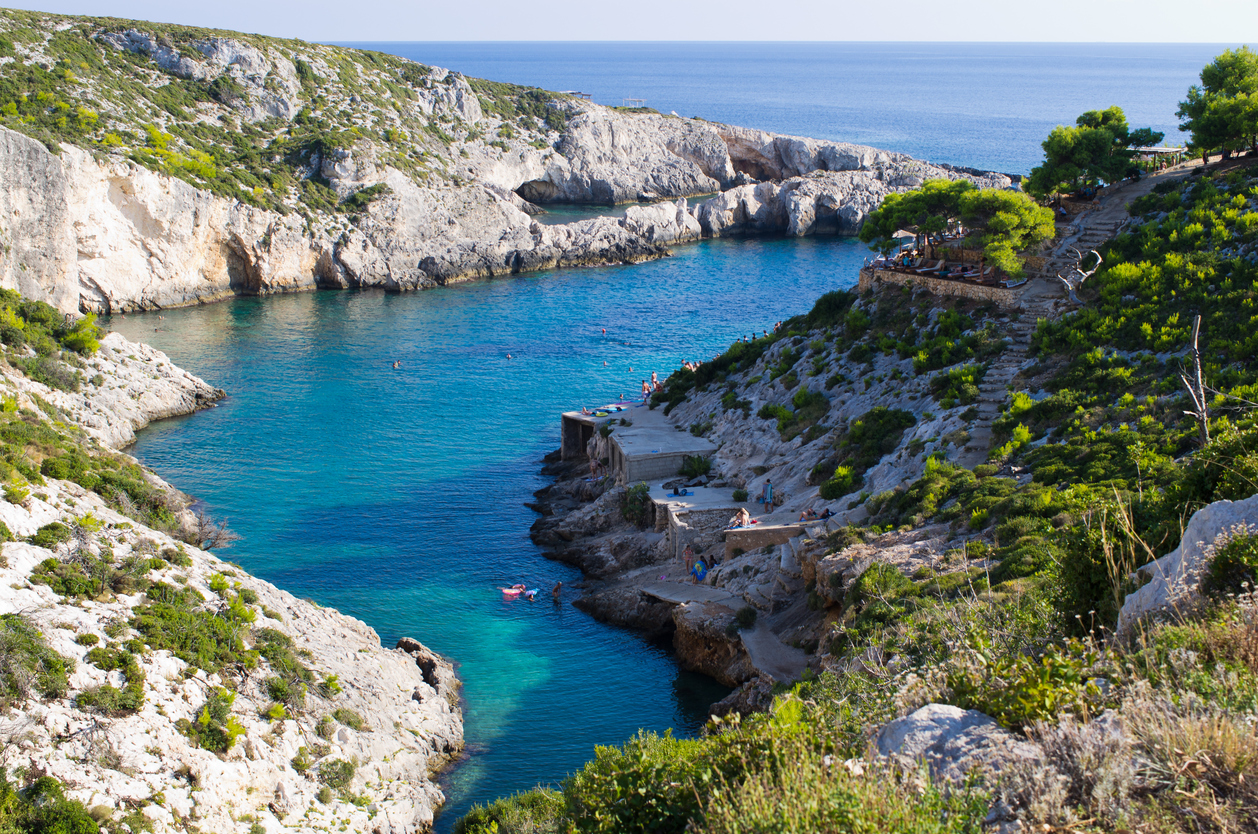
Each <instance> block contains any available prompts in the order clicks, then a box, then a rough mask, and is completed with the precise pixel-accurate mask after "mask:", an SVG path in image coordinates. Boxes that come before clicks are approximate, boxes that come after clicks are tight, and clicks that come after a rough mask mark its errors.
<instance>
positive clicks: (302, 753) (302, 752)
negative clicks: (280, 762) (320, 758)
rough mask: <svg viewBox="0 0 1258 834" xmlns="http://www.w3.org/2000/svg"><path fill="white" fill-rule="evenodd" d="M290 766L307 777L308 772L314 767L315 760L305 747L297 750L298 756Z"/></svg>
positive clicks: (294, 757)
mask: <svg viewBox="0 0 1258 834" xmlns="http://www.w3.org/2000/svg"><path fill="white" fill-rule="evenodd" d="M290 764H291V765H292V766H293V770H295V771H297V772H298V773H300V774H301V775H302V776H305V775H306V772H307V771H308V770H310V768H311V767H313V766H314V759H313V758H311V756H310V750H309V749H307V748H306V747H305V746H304V745H303V746H302V747H299V748H297V755H296V756H293V758H292V761H291V762H290Z"/></svg>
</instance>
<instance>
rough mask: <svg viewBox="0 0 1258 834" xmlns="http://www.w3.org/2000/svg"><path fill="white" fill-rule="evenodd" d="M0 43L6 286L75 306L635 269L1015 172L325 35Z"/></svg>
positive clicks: (51, 23) (39, 21) (133, 31)
mask: <svg viewBox="0 0 1258 834" xmlns="http://www.w3.org/2000/svg"><path fill="white" fill-rule="evenodd" d="M0 35H3V36H5V37H6V38H9V39H11V41H12V43H13V46H12V52H13V54H12V55H11V56H7V57H0V80H2V81H4V82H5V85H7V86H5V87H0V99H3V98H5V97H8V96H10V95H12V96H14V97H13V98H12V100H11V101H4V100H0V286H6V287H13V288H17V289H19V290H20V291H22V292H23V294H25V295H27V296H28V297H31V298H37V299H41V300H46V301H48V302H49V303H51V304H53V305H54V306H56V307H57V308H58V309H60V310H62V311H63V312H67V313H73V312H76V311H80V310H82V311H95V312H117V311H126V310H133V309H152V308H160V307H169V306H176V305H182V304H191V303H198V302H205V301H212V300H216V299H220V298H225V297H228V296H231V295H235V294H255V295H256V294H266V293H275V292H288V291H297V290H311V289H316V288H323V287H327V288H348V287H380V288H383V289H387V290H394V291H403V290H413V289H423V288H427V287H433V286H438V285H441V284H445V283H448V282H451V281H458V280H464V279H469V278H478V277H488V276H494V275H503V274H512V273H518V272H523V271H530V270H538V269H548V268H553V267H560V266H572V265H585V264H602V263H635V262H638V261H642V260H645V259H649V258H657V257H662V256H665V255H667V254H668V250H667V248H666V247H667V246H669V245H672V244H675V243H681V242H686V241H690V240H695V239H697V238H699V237H701V236H711V237H715V236H721V235H730V234H783V233H784V234H791V235H804V234H834V233H839V234H845V233H851V232H853V231H855V230H856V229H857V228H858V227H859V226H860V223H861V222H862V221H863V219H864V217H865V215H866V214H867V213H868V212H869V211H870V210H871V209H872V208H874V207H875V206H876V205H877V204H878V202H879V201H880V200H881V199H882V198H883V197H885V196H886V194H887V193H889V192H891V191H895V190H899V189H904V188H911V187H913V186H915V185H918V184H920V182H921V180H923V179H925V178H927V177H947V178H956V177H959V176H966V177H969V178H971V179H975V180H976V181H977V182H979V183H980V184H981V185H991V186H998V187H1001V186H1007V185H1008V184H1009V181H1008V180H1007V179H1006V178H1004V177H1001V176H999V175H992V176H989V177H982V176H979V177H975V176H973V175H971V174H961V173H957V172H955V171H952V170H950V169H945V168H940V167H936V166H932V165H929V164H926V163H922V162H918V161H916V160H913V159H910V158H909V157H906V156H904V155H903V154H895V153H888V152H885V151H880V150H877V149H875V148H868V147H862V146H858V145H849V144H846V143H838V142H825V141H819V140H814V139H805V138H800V137H791V136H778V135H775V134H770V133H765V132H763V131H757V130H749V129H745V128H737V127H730V126H727V125H719V124H713V123H709V122H705V121H703V120H698V119H683V118H680V117H677V116H664V115H660V114H658V113H646V112H625V111H620V110H615V109H611V108H607V107H601V106H599V105H596V104H592V103H590V102H587V101H581V100H579V99H573V98H570V97H568V96H565V95H563V94H559V93H548V92H546V91H543V90H534V89H530V88H523V87H515V86H513V85H508V84H499V83H496V82H488V81H481V80H478V79H468V78H465V77H463V76H461V75H459V74H458V73H455V72H451V71H449V70H445V69H441V68H438V67H428V66H423V65H420V64H416V63H413V62H410V61H406V60H404V59H401V58H397V57H395V56H389V55H382V54H380V53H367V52H362V51H360V50H351V49H344V48H341V47H331V46H323V45H319V44H306V43H302V42H298V41H280V40H276V39H270V38H262V37H259V36H255V35H241V34H236V33H228V32H212V31H208V30H198V29H188V28H185V27H172V26H166V25H162V24H150V23H140V22H130V23H128V22H125V21H117V20H111V19H94V18H70V17H59V16H54V15H44V14H41V13H27V12H17V11H12V10H9V11H4V10H0ZM6 48H7V47H6ZM12 91H18V92H16V93H14V92H12ZM32 102H34V103H32ZM58 113H64V114H66V115H64V116H62V117H60V118H57V117H56V116H57V114H58ZM714 192H721V193H719V195H718V196H716V197H714V198H712V199H709V200H707V201H706V202H701V203H700V204H699V205H696V206H691V205H689V204H687V203H676V202H675V201H677V200H678V199H681V198H693V197H695V196H698V195H710V194H713V193H714ZM633 201H639V202H643V203H646V204H648V205H644V206H637V207H634V208H631V209H630V210H629V212H628V214H627V216H626V217H625V218H623V219H619V220H613V219H599V220H591V221H585V222H580V223H571V224H568V225H566V226H551V225H543V224H539V223H536V222H534V221H533V220H532V219H531V217H530V214H531V213H536V212H537V211H538V210H539V208H538V205H539V204H542V205H544V204H546V203H591V204H603V205H611V204H617V203H626V202H633ZM661 201H668V202H664V203H663V204H661Z"/></svg>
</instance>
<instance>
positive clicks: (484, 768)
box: [108, 238, 866, 830]
mask: <svg viewBox="0 0 1258 834" xmlns="http://www.w3.org/2000/svg"><path fill="white" fill-rule="evenodd" d="M865 254H866V250H865V248H864V247H863V246H861V245H860V244H858V243H856V242H855V241H853V240H850V239H834V238H830V239H823V238H815V239H812V238H810V239H804V240H798V241H795V240H724V241H714V242H707V243H701V244H696V245H693V246H687V247H682V248H679V249H678V250H677V254H676V256H675V257H672V258H668V259H665V260H661V261H656V262H652V263H647V264H641V265H638V266H633V267H607V268H597V269H576V270H568V271H565V272H550V273H541V274H536V275H529V276H525V277H519V278H509V279H500V280H493V281H482V282H475V283H469V284H463V285H459V286H454V287H448V288H444V289H438V290H430V291H426V292H420V293H413V294H408V295H386V294H384V293H377V292H321V293H309V294H300V295H292V296H280V297H272V298H266V299H238V300H235V301H230V302H226V303H222V304H217V305H212V306H207V307H196V308H188V309H183V310H170V311H166V312H165V313H163V314H162V316H163V317H162V318H160V319H159V318H158V316H157V315H156V314H152V313H149V314H132V315H127V316H125V317H123V316H115V317H114V318H113V319H112V321H109V322H108V325H109V326H110V327H111V328H112V329H114V330H117V331H119V332H121V333H123V334H124V335H126V336H127V337H128V338H132V339H143V340H144V341H146V342H149V343H151V344H153V345H155V346H157V347H159V348H161V349H162V350H164V351H166V352H167V353H168V354H169V355H170V357H171V358H172V359H173V360H174V361H175V362H176V363H177V364H179V365H181V366H182V367H184V368H187V369H188V370H190V371H192V372H194V373H196V374H199V375H200V376H202V377H204V378H205V379H206V380H208V381H210V382H212V383H213V384H215V385H218V386H221V387H223V388H225V389H226V390H227V391H228V392H229V397H228V399H227V400H225V401H224V402H223V403H222V404H221V405H220V406H218V407H217V408H213V409H210V410H208V411H204V412H201V413H199V414H195V415H192V416H189V417H183V418H178V419H174V420H167V421H162V422H159V423H156V424H154V425H153V426H151V427H149V428H147V429H145V430H144V431H142V432H141V433H140V436H139V438H138V441H137V443H136V445H135V447H134V449H133V452H134V454H136V456H138V457H139V458H140V459H141V460H142V461H144V462H145V463H147V464H149V465H150V466H152V467H153V468H154V469H156V470H157V471H158V472H159V473H161V474H162V475H163V476H164V477H166V478H168V479H169V480H171V481H172V482H173V483H175V484H177V485H178V486H179V487H180V488H181V489H183V490H185V491H187V492H189V493H191V494H193V495H195V496H197V497H198V498H200V499H202V500H204V501H205V502H206V504H207V505H208V507H209V511H210V512H211V514H213V515H214V516H216V517H222V518H226V519H228V520H229V522H230V525H231V527H232V528H233V529H234V530H236V532H238V533H240V534H242V535H243V537H244V538H243V540H242V541H240V542H239V543H237V544H236V545H235V546H234V547H233V548H232V549H230V550H227V551H223V553H222V555H223V556H224V557H225V558H228V559H231V560H232V561H235V562H238V563H240V564H241V565H242V566H243V567H245V568H246V569H247V570H249V571H250V572H251V573H254V574H256V575H258V576H261V577H263V578H265V579H267V580H270V581H272V582H274V583H276V584H277V585H279V586H280V587H282V588H285V589H287V590H289V591H291V592H292V593H294V594H296V595H297V596H300V597H309V598H312V599H314V600H315V601H317V602H319V603H320V604H323V605H329V606H334V607H336V608H338V609H340V610H342V611H344V612H346V613H347V614H351V615H353V616H355V617H360V618H362V619H363V620H365V621H366V622H368V623H369V624H371V625H372V626H373V627H375V628H376V630H377V631H379V632H380V635H381V637H382V639H383V641H384V643H385V644H386V645H391V644H392V643H393V642H394V641H395V640H396V639H397V638H398V637H400V636H403V635H409V636H413V637H416V638H418V639H420V640H422V641H423V642H424V643H426V644H427V645H429V646H430V647H432V648H433V649H435V650H437V651H439V652H442V653H444V654H447V655H449V656H450V657H453V658H454V659H456V660H457V661H458V663H459V673H460V676H461V677H462V679H463V681H464V683H465V687H464V695H465V697H466V711H465V717H466V735H467V743H468V750H469V752H470V753H471V757H470V759H469V760H468V761H467V762H466V763H465V764H463V765H462V766H460V767H459V768H457V769H456V770H455V771H454V772H453V774H452V776H451V777H450V782H449V797H450V802H449V805H448V806H447V811H446V813H445V814H444V815H443V816H442V818H441V820H440V821H439V826H438V828H439V829H440V830H448V828H449V826H450V825H451V824H452V822H453V820H454V819H455V818H456V817H457V816H458V815H459V814H461V813H462V812H463V811H465V810H466V809H467V807H468V806H469V804H470V803H471V802H473V801H482V802H483V801H486V800H489V799H493V798H495V797H497V796H501V795H503V794H505V793H510V792H513V791H517V790H523V789H527V788H530V787H532V786H534V785H536V784H538V783H552V782H555V781H557V780H559V779H562V778H563V777H564V776H565V775H567V774H568V773H570V772H572V771H573V770H575V769H577V768H579V767H580V766H581V764H582V763H584V762H585V761H586V760H587V759H589V758H590V756H591V754H592V751H593V747H594V745H596V744H612V743H619V742H622V741H624V740H625V739H627V738H628V737H629V736H631V735H633V734H634V733H635V732H636V731H637V730H638V728H639V727H644V728H647V729H651V730H656V731H663V730H666V729H669V728H672V729H674V730H675V732H677V733H679V734H692V733H694V732H696V731H697V729H698V728H699V727H700V726H701V724H702V721H703V718H704V715H705V712H704V711H705V708H706V706H707V705H708V704H709V703H710V702H711V701H712V700H715V699H717V698H719V697H721V696H723V695H724V690H722V689H721V688H720V687H718V686H716V685H715V684H714V683H713V682H712V681H710V680H708V679H706V678H703V677H702V676H697V675H692V674H686V673H681V672H679V671H678V669H677V666H676V663H675V661H674V660H673V658H672V656H671V654H670V652H669V651H668V649H667V648H665V647H659V646H652V645H649V644H647V643H645V642H644V641H643V640H642V639H641V638H639V637H638V636H636V635H635V634H633V633H630V632H627V631H623V630H619V629H616V628H612V627H609V626H606V625H602V624H599V623H596V622H594V621H593V620H592V619H590V618H589V617H587V616H586V615H584V614H582V613H580V612H578V611H577V610H575V609H574V608H572V607H571V605H570V604H569V603H570V601H571V599H572V595H571V594H566V595H565V600H564V603H563V604H562V605H560V606H558V607H555V606H553V605H552V604H551V602H550V600H549V598H548V595H547V594H546V591H548V590H549V588H550V587H551V585H553V583H554V582H555V581H556V580H559V579H562V580H563V581H564V583H565V585H567V584H570V583H572V582H575V581H576V580H577V579H578V578H579V576H578V573H577V572H576V571H575V570H573V569H571V568H568V567H566V566H563V565H560V564H557V563H554V562H551V561H548V560H547V559H545V558H544V556H543V555H542V554H541V553H540V552H539V551H538V549H537V548H535V547H534V546H533V545H532V543H531V542H530V541H529V539H528V536H527V533H528V528H529V525H530V524H532V522H533V520H534V518H535V517H536V516H535V515H534V513H532V512H531V511H530V510H528V509H527V508H525V507H524V506H523V503H524V502H525V501H528V500H531V497H532V496H531V493H532V492H533V491H534V490H536V489H539V488H540V487H541V486H543V485H544V482H543V480H542V478H541V477H540V475H539V473H538V470H539V461H540V458H541V456H542V455H543V454H545V453H546V452H547V451H550V450H552V449H555V448H557V447H558V445H559V413H560V412H562V411H564V410H567V409H571V408H579V407H580V406H582V405H597V404H599V403H601V402H606V401H608V400H610V399H613V398H615V397H616V396H617V395H619V394H621V393H626V394H629V393H633V392H635V391H637V390H639V388H640V381H641V379H642V378H643V377H644V376H649V374H650V372H651V371H652V370H655V371H658V372H660V374H661V375H663V374H665V373H667V372H668V371H669V369H671V368H675V367H677V365H678V364H679V363H680V362H681V361H682V360H683V359H698V358H703V357H710V356H711V355H713V354H714V353H716V352H717V351H719V350H721V349H723V348H724V347H726V346H728V345H729V343H730V342H731V341H733V339H735V338H737V337H738V336H739V335H740V334H744V333H747V332H750V331H751V330H752V329H753V328H754V329H756V330H761V329H764V328H772V326H773V323H774V322H775V321H777V320H780V319H784V318H786V317H788V316H790V315H793V314H796V313H800V312H805V311H807V310H808V309H809V308H810V307H811V306H812V303H813V301H814V300H815V299H816V298H817V297H818V296H819V295H821V294H822V293H824V292H827V291H829V290H832V289H835V288H839V287H845V286H850V285H851V284H852V283H853V281H854V278H855V276H856V269H857V266H858V265H859V263H860V261H861V260H862V259H863V258H864V256H865ZM604 327H606V328H607V331H608V335H607V336H606V337H604V336H603V335H602V328H604ZM507 353H510V354H511V355H512V357H513V358H512V359H510V360H508V359H507V358H506V354H507ZM395 359H397V360H401V362H402V367H401V369H400V370H393V369H392V368H391V363H392V362H393V360H395ZM604 362H606V363H607V367H604V366H603V363H604ZM631 367H632V369H633V370H630V368H631ZM514 582H524V583H526V584H528V585H529V586H530V587H538V588H541V589H542V591H543V594H542V598H544V599H545V600H546V601H544V602H542V601H538V602H534V603H528V602H523V601H515V602H505V601H504V600H503V599H502V596H501V594H500V593H499V592H498V591H497V590H496V589H497V588H498V587H501V586H503V585H507V584H511V583H514Z"/></svg>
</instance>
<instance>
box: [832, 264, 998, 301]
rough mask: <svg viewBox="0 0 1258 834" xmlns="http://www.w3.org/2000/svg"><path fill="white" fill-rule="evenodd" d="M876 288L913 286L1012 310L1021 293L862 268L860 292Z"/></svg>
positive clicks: (962, 282) (932, 292) (931, 292)
mask: <svg viewBox="0 0 1258 834" xmlns="http://www.w3.org/2000/svg"><path fill="white" fill-rule="evenodd" d="M877 284H895V285H896V286H900V287H903V286H914V287H917V288H918V289H922V290H925V291H926V292H928V293H930V294H931V295H951V296H958V297H960V298H973V299H975V300H976V301H990V302H992V303H994V304H998V305H1000V306H1001V307H1006V308H1010V309H1013V308H1015V307H1017V306H1018V300H1019V298H1021V295H1022V294H1021V292H1019V290H1020V289H1021V288H1020V287H1019V288H1017V289H1012V290H1011V289H1007V288H1006V287H986V286H983V285H982V284H971V283H968V282H965V281H947V280H944V279H942V278H932V277H931V276H929V275H915V274H909V273H906V272H893V271H891V270H889V269H870V268H865V269H862V270H861V271H860V282H859V284H858V285H857V289H858V290H859V291H860V292H865V291H866V290H870V289H873V288H874V286H875V285H877Z"/></svg>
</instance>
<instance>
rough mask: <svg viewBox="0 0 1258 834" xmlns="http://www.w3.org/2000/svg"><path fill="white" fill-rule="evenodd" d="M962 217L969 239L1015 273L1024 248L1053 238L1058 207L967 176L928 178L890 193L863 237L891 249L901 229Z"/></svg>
mask: <svg viewBox="0 0 1258 834" xmlns="http://www.w3.org/2000/svg"><path fill="white" fill-rule="evenodd" d="M954 220H957V221H960V222H961V223H963V224H964V225H965V227H966V228H967V229H968V230H969V233H968V235H967V240H969V241H970V242H971V244H972V245H974V246H975V247H976V248H979V249H982V250H983V257H984V259H985V260H986V261H988V262H990V263H991V264H993V265H994V266H997V267H999V268H1000V269H1002V270H1004V271H1005V272H1007V273H1009V274H1010V275H1018V274H1021V272H1022V258H1021V257H1020V255H1019V253H1020V252H1023V251H1025V250H1026V249H1028V248H1030V247H1032V246H1036V245H1038V244H1040V243H1042V242H1044V241H1045V240H1048V239H1050V238H1052V236H1053V234H1054V231H1055V230H1054V226H1053V212H1052V210H1051V209H1046V208H1043V207H1041V206H1038V205H1036V204H1035V201H1034V200H1032V199H1031V198H1030V197H1028V196H1027V195H1025V194H1022V193H1020V192H1017V191H1008V190H1003V189H999V188H984V189H980V188H978V187H977V186H975V185H974V183H972V182H969V181H967V180H951V181H950V180H927V181H926V182H924V183H922V186H921V188H918V189H914V190H913V191H906V192H904V193H902V194H890V195H888V196H887V199H886V200H884V201H883V203H882V205H881V206H879V207H878V208H877V209H876V210H874V211H873V212H871V213H870V215H869V217H868V218H867V219H866V220H865V225H864V226H862V227H861V230H860V239H861V240H862V241H864V242H865V243H869V244H872V248H874V249H878V250H881V251H884V252H885V251H888V250H889V249H890V248H891V246H892V245H893V241H894V235H895V233H896V231H898V230H900V229H915V230H916V231H918V232H920V233H923V234H934V233H937V232H941V231H943V230H944V229H946V228H947V227H948V224H949V222H950V221H954Z"/></svg>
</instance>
